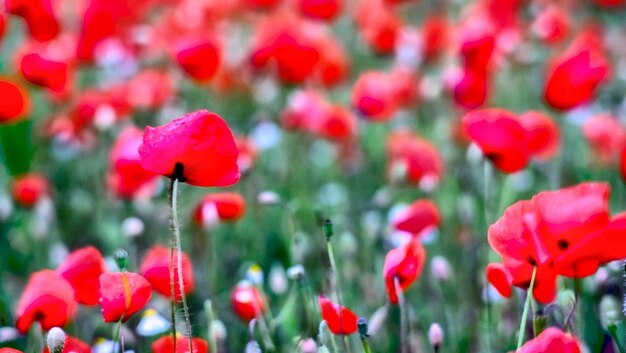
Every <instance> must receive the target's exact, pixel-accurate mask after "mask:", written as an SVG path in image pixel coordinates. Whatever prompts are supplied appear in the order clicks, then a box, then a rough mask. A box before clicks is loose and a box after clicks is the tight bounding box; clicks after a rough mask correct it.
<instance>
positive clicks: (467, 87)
mask: <svg viewBox="0 0 626 353" xmlns="http://www.w3.org/2000/svg"><path fill="white" fill-rule="evenodd" d="M488 85H489V76H488V75H487V72H486V71H483V70H471V69H465V71H463V72H462V76H461V77H460V80H459V81H457V82H456V84H455V85H454V100H455V102H456V103H457V104H458V105H460V106H461V107H463V108H466V109H476V108H478V107H480V106H482V105H483V104H484V103H485V101H486V100H487V89H488Z"/></svg>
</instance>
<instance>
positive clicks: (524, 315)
mask: <svg viewBox="0 0 626 353" xmlns="http://www.w3.org/2000/svg"><path fill="white" fill-rule="evenodd" d="M536 275H537V266H535V267H533V275H532V277H531V278H530V287H528V292H527V293H526V303H525V304H524V311H523V312H522V321H521V322H520V326H519V336H518V337H517V349H516V350H515V351H516V352H517V351H518V350H519V349H520V348H521V347H522V344H523V343H524V337H525V336H526V335H525V334H524V333H525V332H526V319H527V317H528V309H529V308H530V301H531V298H532V296H533V287H534V285H535V276H536Z"/></svg>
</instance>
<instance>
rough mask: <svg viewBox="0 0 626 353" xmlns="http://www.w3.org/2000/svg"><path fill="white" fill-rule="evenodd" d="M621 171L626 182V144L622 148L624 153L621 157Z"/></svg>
mask: <svg viewBox="0 0 626 353" xmlns="http://www.w3.org/2000/svg"><path fill="white" fill-rule="evenodd" d="M620 172H621V176H622V180H623V181H624V182H625V183H626V146H624V148H622V154H621V157H620Z"/></svg>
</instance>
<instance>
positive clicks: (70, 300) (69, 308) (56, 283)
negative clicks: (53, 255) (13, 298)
mask: <svg viewBox="0 0 626 353" xmlns="http://www.w3.org/2000/svg"><path fill="white" fill-rule="evenodd" d="M77 306H78V305H77V304H76V302H75V301H74V289H72V286H70V284H69V283H68V282H67V281H66V280H65V279H64V278H63V277H61V276H60V275H59V274H57V273H55V272H54V271H51V270H41V271H38V272H35V273H33V274H32V275H31V276H30V278H29V279H28V283H27V284H26V288H24V291H23V292H22V297H21V298H20V301H19V302H18V303H17V311H16V314H15V315H16V316H17V321H16V322H15V327H16V328H17V329H18V330H19V331H20V332H21V333H22V334H25V333H26V332H27V331H28V329H29V328H30V326H31V325H32V324H33V322H35V321H39V323H40V324H41V328H42V329H44V330H49V329H51V328H53V327H55V326H58V327H63V326H65V325H66V324H67V323H68V321H70V320H71V319H72V318H73V317H74V314H75V313H76V307H77Z"/></svg>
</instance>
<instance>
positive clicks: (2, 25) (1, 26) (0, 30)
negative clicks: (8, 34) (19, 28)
mask: <svg viewBox="0 0 626 353" xmlns="http://www.w3.org/2000/svg"><path fill="white" fill-rule="evenodd" d="M5 29H6V20H5V19H4V15H3V14H0V43H2V35H4V30H5Z"/></svg>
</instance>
